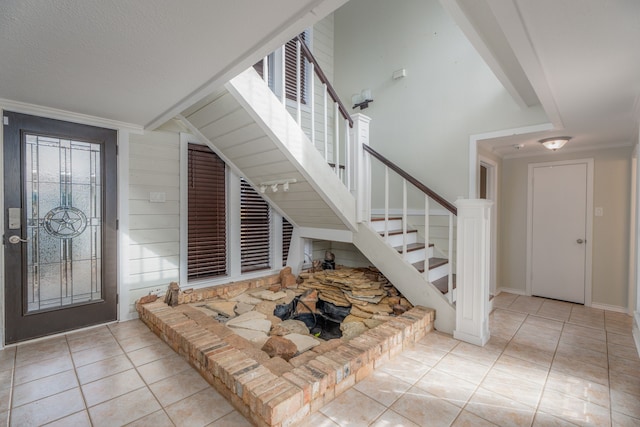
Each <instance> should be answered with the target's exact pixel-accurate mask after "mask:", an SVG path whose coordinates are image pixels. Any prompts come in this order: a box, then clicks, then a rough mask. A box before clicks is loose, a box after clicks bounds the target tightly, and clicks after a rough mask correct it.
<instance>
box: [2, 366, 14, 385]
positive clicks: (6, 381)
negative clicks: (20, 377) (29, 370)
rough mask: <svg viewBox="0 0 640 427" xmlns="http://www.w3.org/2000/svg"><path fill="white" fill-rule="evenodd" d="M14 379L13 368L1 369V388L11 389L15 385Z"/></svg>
mask: <svg viewBox="0 0 640 427" xmlns="http://www.w3.org/2000/svg"><path fill="white" fill-rule="evenodd" d="M12 381H13V370H11V369H8V370H6V371H0V390H6V389H10V388H11V387H13V386H14V384H13V383H12Z"/></svg>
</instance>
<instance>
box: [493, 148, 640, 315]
mask: <svg viewBox="0 0 640 427" xmlns="http://www.w3.org/2000/svg"><path fill="white" fill-rule="evenodd" d="M631 151H632V147H630V146H629V147H622V148H611V149H603V150H591V151H574V152H570V151H565V152H562V151H559V152H557V153H553V154H551V155H543V156H535V157H525V158H514V159H505V160H503V162H502V165H503V170H502V179H501V181H502V193H501V200H502V203H501V218H502V220H501V222H500V228H501V243H502V245H501V251H500V252H499V253H500V259H501V274H502V281H501V285H502V287H503V288H507V289H509V290H514V291H516V292H521V293H524V292H525V288H526V263H527V259H526V253H527V250H526V249H527V246H526V245H527V191H528V165H529V164H530V163H539V162H548V161H556V160H573V159H585V158H593V159H594V190H593V191H594V194H593V203H594V206H601V207H603V208H604V215H603V216H602V217H594V221H593V265H592V266H591V269H592V283H593V284H592V303H593V304H594V305H598V304H599V305H601V306H603V307H608V308H613V309H620V310H624V311H626V307H627V301H628V300H627V298H628V296H627V293H628V291H627V289H628V283H629V282H628V272H629V268H628V265H629V264H628V263H629V233H630V231H629V209H630V206H629V203H630V202H629V192H630V177H631Z"/></svg>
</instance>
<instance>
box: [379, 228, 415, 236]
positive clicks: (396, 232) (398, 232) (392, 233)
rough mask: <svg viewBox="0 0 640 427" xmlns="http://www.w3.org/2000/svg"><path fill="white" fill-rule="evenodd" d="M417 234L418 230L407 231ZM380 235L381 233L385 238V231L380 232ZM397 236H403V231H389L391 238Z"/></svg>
mask: <svg viewBox="0 0 640 427" xmlns="http://www.w3.org/2000/svg"><path fill="white" fill-rule="evenodd" d="M417 232H418V230H411V229H407V233H417ZM378 233H380V235H381V236H384V230H383V231H379V232H378ZM396 234H402V229H399V230H389V236H395V235H396Z"/></svg>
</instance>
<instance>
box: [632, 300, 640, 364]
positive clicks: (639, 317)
mask: <svg viewBox="0 0 640 427" xmlns="http://www.w3.org/2000/svg"><path fill="white" fill-rule="evenodd" d="M633 340H634V341H635V343H636V351H637V352H638V355H640V311H636V312H635V313H633Z"/></svg>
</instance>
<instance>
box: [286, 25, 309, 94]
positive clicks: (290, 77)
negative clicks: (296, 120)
mask: <svg viewBox="0 0 640 427" xmlns="http://www.w3.org/2000/svg"><path fill="white" fill-rule="evenodd" d="M300 38H301V39H302V40H303V41H304V42H305V43H306V41H307V33H306V32H302V33H300ZM297 56H298V51H297V47H296V41H295V40H289V41H288V42H287V44H286V45H285V46H284V68H285V73H284V82H285V94H286V96H287V99H291V100H293V101H296V100H297V99H298V98H297V86H296V80H297V79H298V75H297V73H298V71H297V68H296V58H297ZM306 63H307V61H306V60H305V58H304V56H303V55H302V53H300V92H301V93H300V102H301V103H302V104H306V103H307V100H306V98H307V97H306V94H307V91H306V90H305V88H306V87H307V85H306V82H307V67H306Z"/></svg>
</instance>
